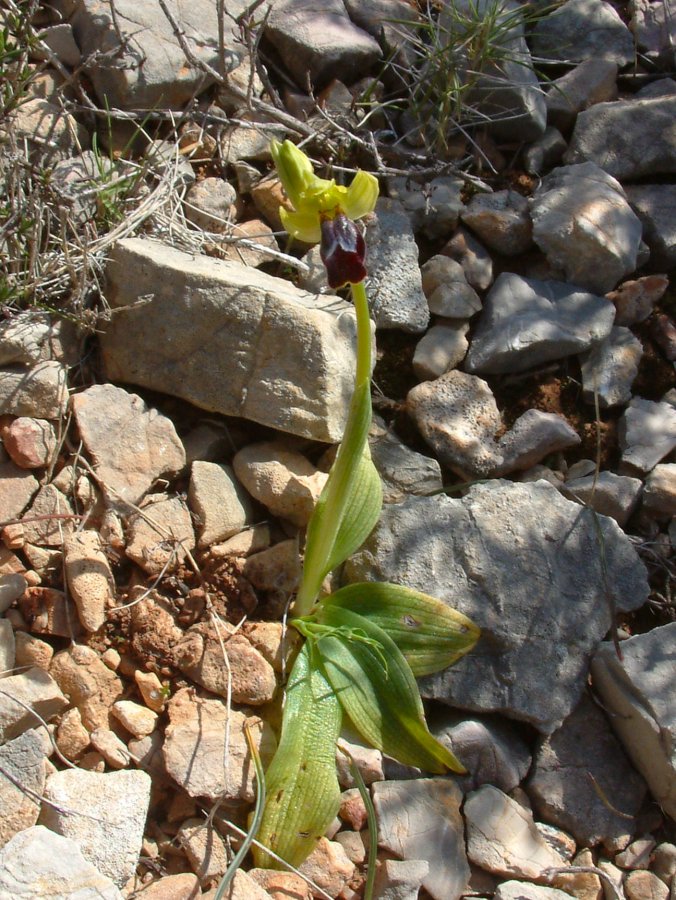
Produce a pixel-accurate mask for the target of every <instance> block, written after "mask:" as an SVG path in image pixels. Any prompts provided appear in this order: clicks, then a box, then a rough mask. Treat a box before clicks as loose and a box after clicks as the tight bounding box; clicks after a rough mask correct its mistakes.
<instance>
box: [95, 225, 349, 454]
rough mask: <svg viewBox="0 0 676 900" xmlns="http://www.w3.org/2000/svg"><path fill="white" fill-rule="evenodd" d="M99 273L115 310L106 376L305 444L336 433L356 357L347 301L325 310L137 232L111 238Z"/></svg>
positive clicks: (287, 289) (282, 286) (280, 286)
mask: <svg viewBox="0 0 676 900" xmlns="http://www.w3.org/2000/svg"><path fill="white" fill-rule="evenodd" d="M107 273H108V290H107V298H108V301H109V302H110V305H111V306H112V307H113V308H114V309H115V310H117V312H116V314H115V315H114V316H113V317H112V319H111V321H110V322H109V323H108V324H107V326H106V331H105V333H104V334H102V335H101V347H102V351H103V358H104V364H105V367H106V372H107V375H108V377H109V378H110V379H112V380H120V381H128V382H133V383H134V384H139V385H142V386H144V387H149V388H154V389H156V390H161V391H164V392H166V393H169V394H173V395H174V396H177V397H181V398H182V399H184V400H188V401H189V402H190V403H193V404H195V405H196V406H199V407H200V408H202V409H207V410H209V411H211V412H218V413H222V414H223V415H231V416H232V415H234V416H242V417H243V418H248V419H252V420H253V421H256V422H260V423H262V424H264V425H269V426H271V427H273V428H277V429H279V430H281V431H290V432H292V433H295V434H301V435H303V436H304V437H309V438H312V439H313V440H323V441H336V440H339V439H340V437H341V436H342V430H343V425H344V422H345V417H346V414H347V407H348V403H349V399H350V396H351V393H352V381H353V378H354V365H355V355H354V354H355V350H354V342H355V319H354V314H353V313H352V312H348V309H350V307H349V306H348V305H347V304H345V303H343V302H342V301H340V302H339V301H334V302H333V303H332V304H331V306H330V308H329V307H328V306H327V305H326V303H325V302H324V303H322V301H321V298H317V297H316V296H314V295H311V294H309V293H307V292H305V291H300V290H298V289H297V288H295V287H294V286H293V285H292V284H291V283H290V282H288V281H284V280H282V279H280V278H274V277H272V276H271V275H266V274H264V273H263V272H259V271H257V270H254V269H252V268H251V267H250V266H243V265H239V264H237V263H234V262H225V261H222V260H216V259H210V258H208V257H204V256H197V257H195V256H190V255H189V254H187V253H182V252H180V251H178V250H174V249H172V248H170V247H166V246H164V245H163V244H160V243H157V242H155V241H149V240H141V239H139V238H129V239H125V240H123V241H120V242H118V243H117V244H116V245H115V248H114V249H113V250H112V253H111V258H110V262H109V264H108V270H107ZM144 297H145V298H146V302H144V303H142V304H140V305H139V304H138V300H139V299H140V298H144ZM148 297H151V298H152V299H150V300H148V299H147V298H148ZM195 297H199V303H197V304H196V302H195V300H194V298H195ZM177 341H178V342H179V343H178V345H177Z"/></svg>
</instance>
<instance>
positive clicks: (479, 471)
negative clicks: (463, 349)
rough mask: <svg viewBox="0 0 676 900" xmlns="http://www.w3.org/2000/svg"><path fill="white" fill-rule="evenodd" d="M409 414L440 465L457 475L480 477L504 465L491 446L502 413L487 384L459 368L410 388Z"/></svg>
mask: <svg viewBox="0 0 676 900" xmlns="http://www.w3.org/2000/svg"><path fill="white" fill-rule="evenodd" d="M406 405H407V407H408V410H409V413H410V415H411V417H412V418H413V420H414V422H415V423H416V425H417V427H418V429H419V431H420V433H421V434H422V436H423V437H424V438H425V440H426V441H427V442H428V443H429V444H430V446H431V447H432V448H433V449H434V451H435V453H436V455H437V457H438V458H439V460H440V461H441V462H442V463H443V464H444V465H446V466H449V467H450V468H452V469H453V470H454V471H456V472H458V473H459V474H461V475H464V474H466V473H469V474H470V475H472V476H478V477H480V478H482V477H485V476H486V475H489V474H492V473H493V472H494V471H495V470H496V469H497V468H498V467H499V466H500V464H501V463H502V459H503V458H502V454H501V453H500V451H499V449H498V447H497V444H496V442H495V434H496V432H497V431H498V429H499V428H500V425H501V420H500V413H499V412H498V408H497V406H496V404H495V398H494V397H493V393H492V391H491V389H490V388H489V386H488V384H487V383H486V382H485V381H483V380H482V379H481V378H477V377H476V376H474V375H466V374H465V373H464V372H459V371H458V370H457V369H454V370H452V371H451V372H446V373H445V374H444V375H442V376H441V377H440V378H437V379H436V380H435V381H426V382H423V383H422V384H419V385H417V386H416V387H414V388H412V389H411V390H410V391H409V393H408V397H407V398H406Z"/></svg>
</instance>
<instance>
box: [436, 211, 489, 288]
mask: <svg viewBox="0 0 676 900" xmlns="http://www.w3.org/2000/svg"><path fill="white" fill-rule="evenodd" d="M441 255H442V256H448V257H449V258H450V259H452V260H455V261H456V262H458V263H460V265H461V266H462V271H463V272H464V273H465V278H466V279H467V283H468V284H470V285H471V286H472V287H473V288H474V289H475V290H477V291H485V290H486V289H487V288H489V287H490V286H491V283H492V281H493V261H492V259H491V257H490V254H489V253H488V251H487V250H486V248H485V247H484V246H483V244H481V243H480V242H479V241H478V240H477V239H476V238H475V237H474V235H473V234H472V232H471V231H468V230H467V229H466V228H463V227H462V226H459V227H458V229H457V231H456V232H455V234H454V235H453V237H452V238H451V239H450V240H449V241H448V242H447V243H446V244H444V246H443V248H442V250H441Z"/></svg>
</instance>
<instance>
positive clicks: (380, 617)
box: [321, 581, 479, 678]
mask: <svg viewBox="0 0 676 900" xmlns="http://www.w3.org/2000/svg"><path fill="white" fill-rule="evenodd" d="M321 603H322V606H335V607H339V608H341V609H349V610H351V611H352V612H356V613H358V614H359V615H360V616H365V617H366V618H368V619H369V621H370V622H373V623H375V624H376V625H378V626H379V627H380V628H382V629H383V630H384V631H386V632H387V634H388V635H389V636H390V637H391V638H392V640H393V641H394V643H395V644H396V645H397V647H398V648H399V649H400V650H401V652H402V653H403V654H404V656H405V657H406V661H407V662H408V664H409V666H410V667H411V671H412V672H413V674H414V675H415V676H416V678H419V677H420V676H421V675H429V674H431V673H432V672H439V671H440V670H441V669H445V668H447V667H448V666H450V665H452V664H453V663H454V662H456V661H457V660H458V659H460V657H461V656H464V654H465V653H467V652H468V651H469V650H471V649H472V647H473V646H474V645H475V644H476V642H477V640H478V638H479V629H478V628H477V626H476V625H475V624H474V622H472V621H471V619H468V618H467V616H463V614H462V613H459V612H457V611H456V610H454V609H451V607H450V606H448V605H447V604H446V603H443V602H442V601H441V600H437V599H436V598H435V597H430V596H429V595H428V594H421V593H420V591H414V590H412V589H411V588H407V587H403V586H402V585H399V584H382V583H379V582H373V581H369V582H363V583H360V584H350V585H348V586H347V587H344V588H340V590H338V591H336V592H335V594H331V595H330V596H329V597H324V598H323V599H322V601H321Z"/></svg>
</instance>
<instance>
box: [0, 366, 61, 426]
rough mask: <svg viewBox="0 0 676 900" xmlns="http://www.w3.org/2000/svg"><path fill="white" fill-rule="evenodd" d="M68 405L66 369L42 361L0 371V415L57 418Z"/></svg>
mask: <svg viewBox="0 0 676 900" xmlns="http://www.w3.org/2000/svg"><path fill="white" fill-rule="evenodd" d="M67 406H68V383H67V373H66V369H65V368H64V367H63V366H62V365H61V363H60V362H56V361H53V360H45V361H43V362H38V363H36V364H35V365H34V366H32V367H31V368H30V369H27V368H24V367H23V366H18V365H15V366H8V367H7V368H3V369H2V370H1V371H0V414H3V415H4V414H5V413H7V414H9V415H12V416H35V417H36V418H38V419H58V418H60V417H61V416H63V415H65V412H66V407H67Z"/></svg>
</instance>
